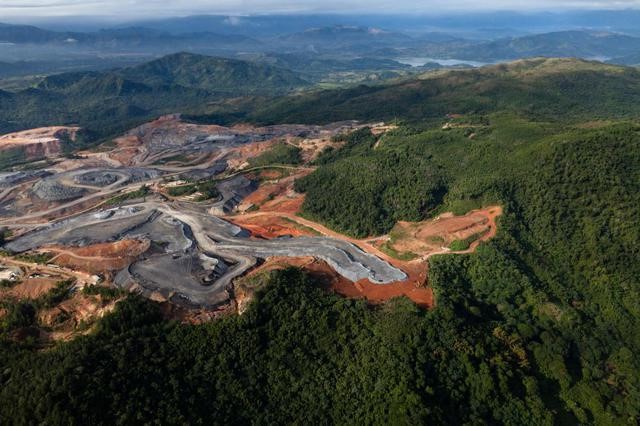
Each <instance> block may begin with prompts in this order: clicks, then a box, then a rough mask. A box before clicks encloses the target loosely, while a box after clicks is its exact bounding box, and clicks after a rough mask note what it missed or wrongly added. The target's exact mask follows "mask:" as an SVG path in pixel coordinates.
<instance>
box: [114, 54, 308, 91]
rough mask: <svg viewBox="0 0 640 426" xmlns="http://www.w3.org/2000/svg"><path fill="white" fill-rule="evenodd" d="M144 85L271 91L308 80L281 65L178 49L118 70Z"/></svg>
mask: <svg viewBox="0 0 640 426" xmlns="http://www.w3.org/2000/svg"><path fill="white" fill-rule="evenodd" d="M118 74H120V75H122V76H123V77H124V78H127V79H129V80H132V81H137V82H140V83H144V84H147V85H152V86H153V85H180V86H184V87H190V88H197V89H202V90H207V91H212V92H231V93H234V94H241V93H256V92H257V93H267V92H268V93H274V92H283V91H288V90H291V89H294V88H297V87H302V86H305V85H307V84H308V83H307V82H306V81H304V80H303V79H302V78H300V77H299V76H298V75H297V74H295V73H294V72H292V71H289V70H287V69H284V68H278V67H274V66H271V65H267V64H259V63H252V62H246V61H239V60H233V59H225V58H213V57H209V56H202V55H194V54H191V53H177V54H173V55H168V56H165V57H163V58H160V59H157V60H154V61H151V62H147V63H144V64H141V65H138V66H135V67H131V68H126V69H124V70H122V71H119V72H118Z"/></svg>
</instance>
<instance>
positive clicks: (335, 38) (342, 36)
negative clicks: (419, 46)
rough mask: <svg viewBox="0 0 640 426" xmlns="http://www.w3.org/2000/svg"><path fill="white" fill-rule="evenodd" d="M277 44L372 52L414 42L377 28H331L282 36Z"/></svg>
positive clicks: (302, 48)
mask: <svg viewBox="0 0 640 426" xmlns="http://www.w3.org/2000/svg"><path fill="white" fill-rule="evenodd" d="M277 42H279V43H281V44H282V45H284V46H287V47H289V48H295V49H296V50H310V49H315V50H324V51H340V50H342V49H349V50H353V49H358V50H374V49H379V48H381V47H384V46H398V45H400V46H403V45H409V44H413V43H414V42H415V40H414V39H412V38H411V37H409V36H407V35H404V34H401V33H396V32H390V31H385V30H381V29H378V28H367V27H354V26H342V25H338V26H331V27H323V28H311V29H308V30H306V31H303V32H299V33H294V34H288V35H283V36H280V37H278V38H277Z"/></svg>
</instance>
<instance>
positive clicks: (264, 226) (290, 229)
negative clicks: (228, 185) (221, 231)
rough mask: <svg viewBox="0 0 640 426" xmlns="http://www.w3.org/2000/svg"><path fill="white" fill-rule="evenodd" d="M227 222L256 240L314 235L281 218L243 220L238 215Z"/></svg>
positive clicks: (247, 218)
mask: <svg viewBox="0 0 640 426" xmlns="http://www.w3.org/2000/svg"><path fill="white" fill-rule="evenodd" d="M227 220H228V221H229V222H232V223H235V224H236V225H238V226H240V227H242V228H244V229H246V230H247V231H249V232H251V235H253V236H254V237H258V238H265V239H270V238H277V237H282V236H287V235H290V236H293V237H301V236H313V235H316V234H315V233H314V232H312V230H310V229H305V228H303V227H300V226H296V224H295V223H292V222H290V221H288V220H287V219H285V218H283V217H266V216H252V217H246V218H244V217H243V216H242V215H238V216H230V217H228V218H227Z"/></svg>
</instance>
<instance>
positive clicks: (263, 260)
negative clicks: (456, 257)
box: [0, 116, 500, 309]
mask: <svg viewBox="0 0 640 426" xmlns="http://www.w3.org/2000/svg"><path fill="white" fill-rule="evenodd" d="M360 127H362V125H359V124H357V123H353V122H347V123H336V124H333V125H328V126H293V125H287V126H271V127H262V128H255V127H251V126H236V127H232V128H225V127H221V126H199V125H194V124H189V123H184V122H182V121H180V119H179V117H178V116H167V117H163V118H161V119H159V120H156V121H154V122H151V123H148V124H146V125H143V126H141V127H139V128H136V129H133V130H131V131H130V132H128V133H127V134H126V135H124V136H123V137H122V138H119V139H117V140H116V141H115V146H114V147H112V149H111V150H110V151H102V152H98V153H96V152H90V153H86V155H84V156H83V157H81V158H80V159H76V160H73V162H66V163H65V164H64V165H63V166H57V167H55V168H51V169H47V170H44V171H41V172H38V173H34V172H19V173H15V172H13V173H7V174H5V175H3V176H0V178H2V179H4V181H6V183H7V185H6V187H7V190H6V191H7V192H6V193H3V195H4V197H3V198H0V208H2V209H3V210H2V211H3V212H4V213H3V214H2V216H3V217H2V218H0V224H1V225H3V226H6V227H8V228H10V229H12V230H13V231H14V235H15V236H14V238H12V239H11V240H10V241H9V242H8V243H7V244H5V247H4V248H5V249H7V250H9V251H11V252H15V253H22V252H47V253H50V254H51V256H52V258H51V260H50V262H51V263H55V264H57V265H60V266H61V267H62V269H61V270H64V271H79V273H83V274H85V275H86V277H90V276H91V274H101V276H103V277H104V279H105V280H106V281H107V283H112V284H115V285H116V286H117V287H120V288H122V289H126V290H130V291H137V292H140V293H142V294H144V295H146V296H147V297H150V298H152V299H154V300H161V301H170V302H173V303H175V304H178V305H182V306H186V307H189V308H192V309H193V308H205V309H218V308H219V307H220V306H224V305H227V304H228V303H230V300H231V299H232V297H233V296H234V293H238V291H237V289H236V290H234V289H233V282H234V280H236V279H237V278H238V277H241V276H243V275H245V274H247V273H248V272H251V273H252V274H254V273H256V272H259V271H262V270H269V269H272V268H278V267H282V265H298V266H302V267H304V268H305V269H307V270H309V271H311V272H313V273H315V274H317V275H319V276H321V277H323V281H324V282H326V283H327V286H328V287H329V288H331V289H333V290H334V291H336V292H338V293H340V294H343V295H345V296H348V297H364V298H366V299H367V300H369V301H371V302H375V303H379V302H383V301H386V300H388V299H390V298H393V297H397V296H402V295H404V296H407V297H409V298H411V299H412V300H414V301H415V302H416V303H417V304H419V305H420V306H423V307H429V306H432V305H433V303H434V301H433V294H432V291H431V289H430V288H429V287H428V283H427V267H428V264H427V259H428V257H429V256H431V255H433V254H438V253H446V252H449V251H450V249H449V248H448V247H449V245H451V244H452V243H453V242H454V241H458V240H468V239H469V238H470V236H472V235H473V236H476V235H477V238H475V239H474V240H473V241H471V242H470V243H469V247H468V248H467V249H466V251H470V250H473V249H474V248H475V247H476V246H477V244H478V243H479V242H480V241H482V240H486V239H487V238H490V237H491V236H492V235H493V234H494V233H495V226H496V225H495V217H496V216H497V215H499V214H500V209H499V208H498V207H495V208H491V209H486V210H481V211H476V212H471V213H470V214H468V215H466V216H462V217H452V216H449V215H442V216H441V217H439V218H438V219H436V220H434V221H428V222H422V223H404V222H403V223H399V224H398V225H397V226H396V228H394V230H393V231H392V232H391V233H390V235H388V236H383V237H379V238H375V239H369V240H367V239H365V240H357V239H353V238H348V237H346V236H344V235H342V234H340V233H337V232H334V231H332V230H330V229H328V228H326V227H324V226H322V225H320V224H318V223H315V222H313V221H310V220H307V219H304V218H301V217H299V216H298V213H299V211H300V208H301V205H302V203H303V201H304V196H303V195H302V194H299V193H297V192H296V191H295V190H294V182H295V181H296V179H299V178H301V177H303V176H306V175H308V174H309V173H311V172H313V170H314V169H313V167H310V166H309V162H310V161H312V160H314V159H315V158H317V156H318V155H319V154H320V153H321V152H322V151H323V150H324V149H326V148H328V147H331V148H339V147H340V146H342V142H337V141H338V140H339V139H336V138H335V136H336V135H339V134H342V133H344V132H349V131H352V130H354V129H357V128H360ZM393 128H394V127H393V126H385V125H384V124H380V125H378V126H377V127H375V129H377V131H376V134H377V135H380V134H382V133H384V132H385V131H387V130H391V129H393ZM34 133H37V132H35V131H34ZM26 134H29V132H27V133H26ZM283 143H285V144H288V145H291V146H294V147H295V149H299V152H300V159H299V160H300V161H302V164H296V165H286V164H268V163H267V164H262V162H264V161H267V160H266V159H269V158H274V159H278V158H280V157H278V155H275V154H271V152H272V151H270V150H274V149H276V147H277V149H279V150H280V151H282V149H281V147H282V144H283ZM285 146H286V145H285ZM273 152H276V151H273ZM278 152H279V151H278ZM257 157H259V158H260V159H261V160H260V161H261V163H260V166H259V167H255V166H252V165H251V163H252V161H251V159H252V158H257ZM274 161H275V160H274ZM116 165H119V166H117V167H114V166H116ZM0 183H2V180H0ZM10 187H11V188H13V187H19V188H20V190H18V191H13V190H10V189H9V188H10ZM203 191H206V192H207V193H203ZM63 275H64V274H63ZM64 276H69V274H68V273H67V274H66V275H64ZM84 282H89V279H86V278H85V279H84ZM240 293H242V292H241V291H240ZM236 297H242V296H236ZM236 304H237V305H240V304H241V303H240V302H238V301H236Z"/></svg>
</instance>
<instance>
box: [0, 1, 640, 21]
mask: <svg viewBox="0 0 640 426" xmlns="http://www.w3.org/2000/svg"><path fill="white" fill-rule="evenodd" d="M625 8H640V0H608V1H607V0H604V1H603V0H298V1H293V0H0V21H2V20H4V18H31V17H34V18H35V17H59V16H103V17H112V18H118V19H121V20H126V19H127V18H130V19H135V18H139V17H146V18H149V17H168V16H185V15H194V14H232V15H247V14H267V13H305V12H308V13H329V12H337V13H349V12H355V13H362V12H367V13H425V14H433V13H437V12H469V11H495V10H510V11H531V10H536V11H539V10H549V11H561V10H566V9H625Z"/></svg>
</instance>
